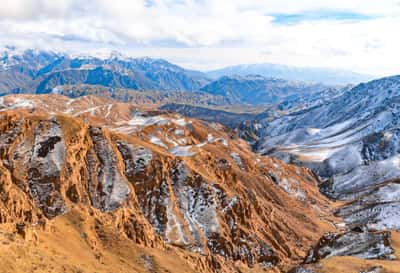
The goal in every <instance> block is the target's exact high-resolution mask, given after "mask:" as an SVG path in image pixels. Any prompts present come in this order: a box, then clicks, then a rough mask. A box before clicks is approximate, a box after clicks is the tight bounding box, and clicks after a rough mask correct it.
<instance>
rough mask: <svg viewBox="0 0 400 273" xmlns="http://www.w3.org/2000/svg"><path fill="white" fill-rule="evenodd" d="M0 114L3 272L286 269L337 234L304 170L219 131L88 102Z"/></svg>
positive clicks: (30, 100)
mask: <svg viewBox="0 0 400 273" xmlns="http://www.w3.org/2000/svg"><path fill="white" fill-rule="evenodd" d="M0 111H1V112H0V145H1V146H0V159H1V161H0V223H1V224H0V231H1V232H0V239H1V241H2V242H3V246H0V253H1V252H3V253H8V258H7V259H5V260H4V261H3V262H2V264H0V265H4V267H3V268H10V271H7V270H6V269H5V271H4V272H30V271H32V272H63V271H64V272H111V271H113V272H258V271H261V270H265V271H271V272H285V271H287V270H288V269H289V268H291V267H292V266H294V265H296V264H298V263H300V262H301V261H302V259H303V257H304V256H305V255H306V254H307V251H308V250H309V248H310V246H311V245H313V244H315V243H316V242H317V241H318V239H319V238H320V237H321V236H322V234H324V233H325V232H327V231H334V230H336V229H337V228H336V227H335V221H336V219H334V218H331V217H330V216H329V215H330V206H331V204H330V202H329V201H328V200H327V199H326V198H324V197H323V196H322V195H321V194H320V193H319V191H318V187H317V184H318V181H317V178H316V177H315V176H314V175H313V173H312V172H311V171H309V170H308V169H305V168H301V167H296V166H291V165H286V164H284V163H282V162H281V161H279V160H276V159H272V158H268V157H264V156H259V155H257V154H254V153H253V152H251V150H250V148H249V147H248V145H247V144H246V143H245V142H244V141H242V140H240V139H238V138H237V137H236V136H235V135H234V134H233V133H231V132H229V131H228V130H227V129H226V128H224V127H222V126H221V125H218V124H206V123H203V122H200V121H198V120H192V119H187V118H184V117H182V116H178V115H176V114H172V113H166V112H159V111H152V110H151V109H143V107H139V106H137V105H132V104H123V103H115V102H113V101H111V100H107V99H101V98H96V97H82V98H78V99H68V98H66V97H63V96H56V95H50V96H49V95H44V96H33V95H25V96H22V95H21V96H12V97H10V96H9V97H4V98H2V99H1V101H0ZM15 233H19V234H20V235H22V236H15ZM35 253H36V254H35ZM14 256H15V257H14ZM12 257H14V258H15V259H14V258H12ZM18 257H19V258H18ZM7 266H8V267H7ZM35 270H36V271H35Z"/></svg>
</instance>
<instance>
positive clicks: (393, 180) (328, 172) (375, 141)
mask: <svg viewBox="0 0 400 273" xmlns="http://www.w3.org/2000/svg"><path fill="white" fill-rule="evenodd" d="M399 96H400V77H399V76H394V77H389V78H384V79H380V80H375V81H372V82H369V83H366V84H360V85H358V86H356V87H355V88H353V89H352V90H350V91H348V92H345V93H344V94H343V95H342V96H339V97H337V98H336V99H334V100H332V101H331V102H329V103H325V104H321V105H319V106H316V107H313V108H309V109H306V110H303V111H300V112H297V113H293V114H290V115H287V116H284V117H281V118H278V119H276V120H274V121H266V120H264V121H260V122H258V125H259V127H258V129H259V130H258V131H257V132H256V134H257V135H258V136H259V137H260V139H259V141H258V143H256V144H255V146H256V148H257V149H258V150H259V151H260V152H261V153H263V154H269V155H273V156H276V157H279V158H281V159H284V160H285V161H287V162H292V163H296V164H298V165H302V166H308V167H310V168H312V169H313V170H315V171H316V172H317V173H318V174H319V175H321V176H323V177H325V178H326V180H325V182H324V183H322V184H321V185H320V187H321V191H322V192H323V193H324V194H326V195H327V196H329V197H331V198H334V199H339V200H343V201H346V202H347V203H346V204H345V205H343V206H342V207H341V208H339V209H338V211H337V214H338V215H340V216H342V217H343V218H344V220H345V222H346V223H347V225H348V227H350V228H357V227H358V228H362V229H367V230H387V229H399V228H400V226H399V223H400V222H399V212H398V211H399V210H398V206H399V203H398V202H399V194H398V190H397V188H398V177H399V176H400V164H399V154H398V153H399V149H398V139H399V137H398V135H399V132H398V127H399V121H400V118H399V115H400V114H399V113H400V112H399V111H400V105H399V98H400V97H399Z"/></svg>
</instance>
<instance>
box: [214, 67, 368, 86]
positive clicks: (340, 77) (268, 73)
mask: <svg viewBox="0 0 400 273" xmlns="http://www.w3.org/2000/svg"><path fill="white" fill-rule="evenodd" d="M249 74H258V75H262V76H265V77H273V78H280V79H285V80H292V81H303V82H311V83H323V84H327V85H347V84H357V83H360V82H366V81H369V80H372V79H373V78H375V77H374V76H371V75H365V74H359V73H355V72H352V71H346V70H338V69H329V68H312V67H295V66H287V65H279V64H269V63H264V64H248V65H236V66H229V67H225V68H222V69H217V70H213V71H209V72H208V73H207V75H208V76H209V77H210V78H213V79H217V78H219V77H222V76H232V75H240V76H246V75H249Z"/></svg>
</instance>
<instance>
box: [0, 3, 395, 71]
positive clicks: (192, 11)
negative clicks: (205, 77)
mask: <svg viewBox="0 0 400 273" xmlns="http://www.w3.org/2000/svg"><path fill="white" fill-rule="evenodd" d="M0 5H1V9H0V47H4V46H6V45H14V46H17V47H19V48H27V47H30V48H32V47H33V48H42V49H53V50H58V51H68V52H70V53H77V54H93V53H96V54H101V53H103V54H104V53H105V52H108V51H110V50H117V51H121V52H122V53H124V54H126V55H129V56H150V57H162V58H166V59H168V60H170V61H172V62H175V63H178V64H180V65H183V66H185V67H189V68H196V69H202V70H205V69H214V68H219V67H222V66H227V65H233V64H245V63H263V62H269V63H279V64H288V65H296V66H316V67H334V68H341V69H349V70H353V71H357V72H363V73H369V74H372V75H377V76H378V75H379V76H380V75H382V76H383V75H389V74H400V64H399V60H400V50H399V49H400V35H399V32H398V31H399V29H400V0H320V1H316V0H12V1H10V0H0Z"/></svg>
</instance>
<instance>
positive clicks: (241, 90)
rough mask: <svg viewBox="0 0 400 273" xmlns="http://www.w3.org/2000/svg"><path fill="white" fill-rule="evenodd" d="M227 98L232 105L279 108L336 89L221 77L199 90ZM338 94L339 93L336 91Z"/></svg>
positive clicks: (269, 79)
mask: <svg viewBox="0 0 400 273" xmlns="http://www.w3.org/2000/svg"><path fill="white" fill-rule="evenodd" d="M200 90H201V91H204V92H207V93H210V94H213V95H219V96H224V97H227V98H229V99H230V100H231V101H232V103H245V104H252V105H266V104H278V103H282V102H284V101H294V100H296V99H299V98H303V99H305V100H307V98H308V99H311V97H312V96H313V95H314V94H316V93H320V92H328V91H330V90H338V88H335V87H331V86H327V85H323V84H309V83H304V82H296V81H287V80H283V79H277V78H266V77H263V76H260V75H247V76H223V77H221V78H219V79H217V80H215V81H213V82H211V83H209V84H207V85H206V86H204V87H202V88H201V89H200ZM337 92H339V91H337Z"/></svg>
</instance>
